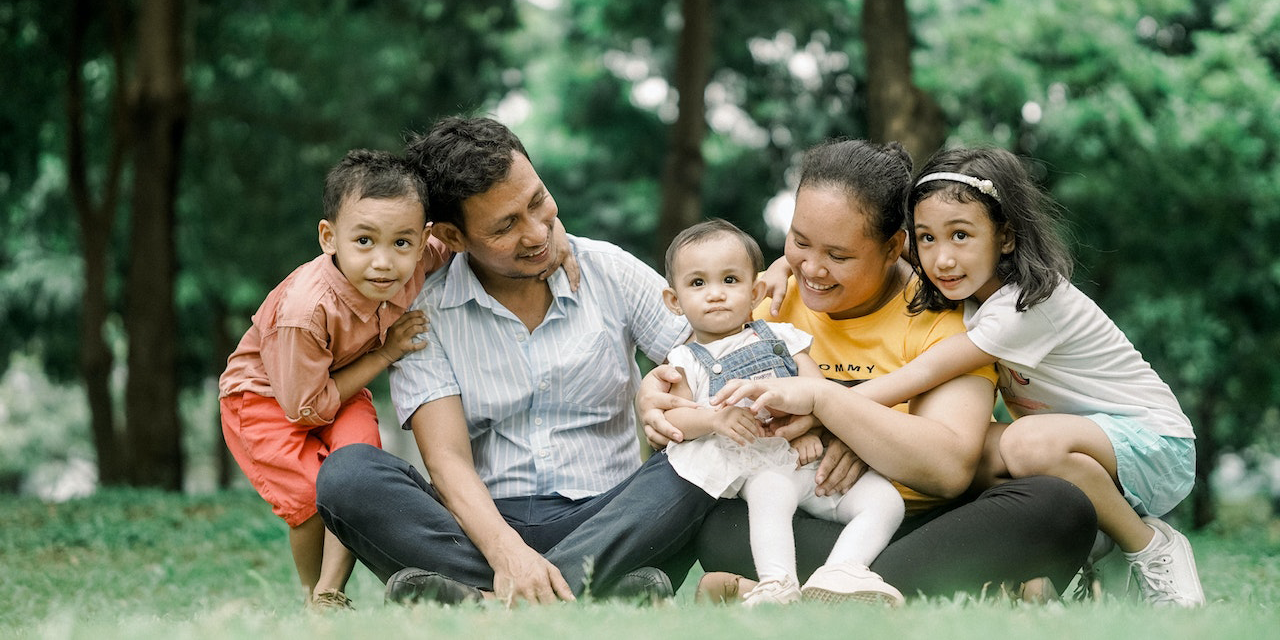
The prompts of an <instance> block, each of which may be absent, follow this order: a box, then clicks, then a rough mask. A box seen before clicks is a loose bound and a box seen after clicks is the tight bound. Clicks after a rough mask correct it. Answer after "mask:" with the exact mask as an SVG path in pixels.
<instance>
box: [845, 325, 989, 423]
mask: <svg viewBox="0 0 1280 640" xmlns="http://www.w3.org/2000/svg"><path fill="white" fill-rule="evenodd" d="M995 361H996V357H995V356H993V355H991V354H989V353H987V352H985V351H983V350H982V349H979V348H978V347H977V345H974V344H973V341H972V340H970V339H969V335H968V334H967V333H957V334H955V335H953V336H950V337H947V338H945V339H944V340H942V341H941V342H939V343H938V344H935V345H933V346H932V347H930V348H928V349H926V350H925V352H924V353H922V354H920V355H918V356H916V357H915V358H914V359H912V360H911V361H910V362H908V363H907V364H905V365H903V366H902V368H900V369H897V370H896V371H893V372H891V373H889V374H886V375H883V376H880V377H879V378H872V379H871V380H868V381H866V382H863V383H862V384H859V385H857V386H855V387H853V390H854V391H857V392H858V393H860V394H862V395H864V396H866V397H868V398H871V399H872V400H875V401H876V402H879V403H880V404H882V405H885V406H886V407H892V406H895V405H898V404H901V403H903V402H906V401H907V400H910V399H911V398H914V397H916V396H919V395H920V394H922V393H924V392H926V391H928V390H930V389H932V388H934V387H936V386H938V385H940V384H942V383H944V382H946V381H948V380H951V379H953V378H957V377H959V376H961V375H964V374H966V373H968V372H970V371H973V370H974V369H977V368H979V367H982V366H985V365H989V364H991V363H993V362H995Z"/></svg>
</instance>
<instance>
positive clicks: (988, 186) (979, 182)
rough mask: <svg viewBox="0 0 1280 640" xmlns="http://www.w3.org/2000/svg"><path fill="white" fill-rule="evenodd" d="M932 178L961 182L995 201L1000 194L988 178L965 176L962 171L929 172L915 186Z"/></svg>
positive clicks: (997, 200) (930, 180)
mask: <svg viewBox="0 0 1280 640" xmlns="http://www.w3.org/2000/svg"><path fill="white" fill-rule="evenodd" d="M934 180H950V181H951V182H961V183H964V184H967V185H969V186H971V187H973V188H974V189H977V190H978V191H981V192H982V193H985V194H987V195H989V196H991V197H992V198H995V200H996V202H1000V194H999V192H997V191H996V185H994V184H992V182H991V181H990V180H984V179H981V178H975V177H973V176H967V175H965V174H963V173H951V172H948V171H943V172H940V173H931V174H929V175H927V176H925V177H923V178H920V179H919V180H917V181H916V186H917V187H918V186H920V185H922V184H924V183H926V182H932V181H934Z"/></svg>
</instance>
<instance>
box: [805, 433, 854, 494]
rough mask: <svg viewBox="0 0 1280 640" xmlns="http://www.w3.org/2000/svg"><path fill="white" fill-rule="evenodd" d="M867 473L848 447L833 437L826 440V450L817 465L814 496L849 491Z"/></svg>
mask: <svg viewBox="0 0 1280 640" xmlns="http://www.w3.org/2000/svg"><path fill="white" fill-rule="evenodd" d="M866 472H867V463H865V462H863V461H862V459H861V458H859V457H858V455H857V454H856V453H854V452H853V450H852V449H850V448H849V445H846V444H845V443H844V442H843V441H842V440H840V439H839V438H837V437H835V436H830V437H829V438H828V439H827V450H826V453H825V454H824V455H823V456H822V462H819V463H818V472H817V474H816V475H815V476H814V478H813V479H814V482H816V483H817V484H818V486H817V488H816V489H815V490H814V495H818V496H836V495H842V494H844V493H847V492H848V491H849V488H850V487H852V486H853V483H855V482H857V481H858V478H861V477H862V474H864V473H866Z"/></svg>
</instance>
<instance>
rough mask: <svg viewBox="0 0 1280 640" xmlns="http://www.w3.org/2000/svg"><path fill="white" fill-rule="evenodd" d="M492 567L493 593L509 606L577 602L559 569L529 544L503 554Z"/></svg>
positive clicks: (492, 563)
mask: <svg viewBox="0 0 1280 640" xmlns="http://www.w3.org/2000/svg"><path fill="white" fill-rule="evenodd" d="M491 565H492V566H493V593H494V595H495V596H497V598H498V600H500V601H502V602H505V603H506V604H507V606H508V607H510V606H514V605H516V604H519V603H521V602H530V603H533V604H552V603H554V602H559V601H561V600H575V599H576V598H574V596H573V591H572V590H571V589H570V588H569V583H568V582H565V579H564V576H562V575H560V570H559V569H557V568H556V566H555V565H553V564H551V562H550V561H548V560H547V559H546V558H544V557H542V554H539V553H538V552H537V551H534V550H533V549H532V548H530V547H529V546H527V545H519V547H518V548H514V549H511V550H509V551H508V552H507V553H504V554H503V556H502V558H501V559H499V560H498V561H497V562H491Z"/></svg>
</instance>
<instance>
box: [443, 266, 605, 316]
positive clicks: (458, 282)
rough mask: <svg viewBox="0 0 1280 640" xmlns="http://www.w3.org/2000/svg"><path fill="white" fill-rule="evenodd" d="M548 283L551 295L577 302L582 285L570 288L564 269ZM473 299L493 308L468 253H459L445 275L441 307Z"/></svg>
mask: <svg viewBox="0 0 1280 640" xmlns="http://www.w3.org/2000/svg"><path fill="white" fill-rule="evenodd" d="M547 284H548V285H549V286H550V287H551V295H552V296H554V297H555V298H556V299H557V300H563V301H565V302H575V303H576V302H577V301H578V293H579V292H581V290H582V287H581V285H579V287H578V291H577V292H575V291H573V290H572V289H570V288H569V277H568V276H566V275H565V274H564V269H556V270H555V273H552V274H551V277H550V278H548V279H547ZM471 300H475V301H476V302H477V303H478V304H480V306H482V307H484V308H486V309H491V308H493V303H492V301H493V297H492V296H490V295H489V292H488V291H485V290H484V285H482V284H480V279H479V278H477V277H476V273H475V271H472V270H471V263H470V261H468V260H467V254H466V253H459V254H457V255H456V256H455V257H454V259H453V260H452V261H450V262H449V272H448V274H446V276H445V281H444V290H443V292H442V293H441V295H440V308H442V309H447V308H449V307H457V306H461V305H464V304H466V303H467V302H469V301H471Z"/></svg>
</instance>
